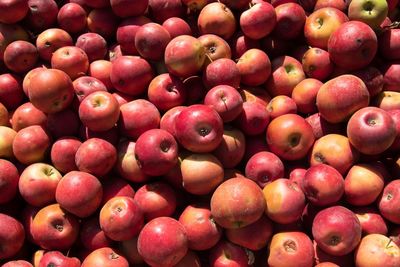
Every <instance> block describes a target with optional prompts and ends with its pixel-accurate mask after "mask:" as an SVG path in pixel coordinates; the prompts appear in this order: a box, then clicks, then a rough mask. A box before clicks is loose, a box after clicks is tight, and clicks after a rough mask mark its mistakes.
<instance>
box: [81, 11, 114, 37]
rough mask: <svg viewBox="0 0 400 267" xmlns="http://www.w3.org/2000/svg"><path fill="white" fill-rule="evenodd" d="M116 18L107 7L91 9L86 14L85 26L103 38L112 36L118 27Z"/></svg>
mask: <svg viewBox="0 0 400 267" xmlns="http://www.w3.org/2000/svg"><path fill="white" fill-rule="evenodd" d="M117 23H118V18H117V16H116V15H115V14H114V13H113V12H112V10H111V9H109V8H95V9H92V10H91V11H90V12H89V13H88V16H87V28H88V29H89V31H90V32H94V33H98V34H100V35H101V36H103V37H104V38H105V39H110V38H111V37H113V36H114V34H115V32H116V30H117V27H118V24H117Z"/></svg>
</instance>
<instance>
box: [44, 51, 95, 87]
mask: <svg viewBox="0 0 400 267" xmlns="http://www.w3.org/2000/svg"><path fill="white" fill-rule="evenodd" d="M51 67H52V68H53V69H59V70H62V71H64V72H65V73H66V74H68V76H69V77H70V78H71V80H75V79H76V78H78V77H80V76H84V75H86V73H87V71H88V69H89V58H88V55H87V54H86V52H85V51H84V50H83V49H81V48H79V47H78V46H63V47H61V48H59V49H57V50H56V51H55V52H54V53H53V55H52V56H51Z"/></svg>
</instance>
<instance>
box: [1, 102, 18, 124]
mask: <svg viewBox="0 0 400 267" xmlns="http://www.w3.org/2000/svg"><path fill="white" fill-rule="evenodd" d="M14 113H15V111H14ZM13 115H14V114H13ZM10 117H11V114H9V112H8V110H7V108H6V107H5V106H4V105H3V104H1V103H0V126H10ZM11 122H12V119H11Z"/></svg>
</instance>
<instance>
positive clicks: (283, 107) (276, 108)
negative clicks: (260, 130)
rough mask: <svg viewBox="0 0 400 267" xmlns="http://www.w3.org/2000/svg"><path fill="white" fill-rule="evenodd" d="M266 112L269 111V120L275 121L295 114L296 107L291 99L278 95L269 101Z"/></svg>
mask: <svg viewBox="0 0 400 267" xmlns="http://www.w3.org/2000/svg"><path fill="white" fill-rule="evenodd" d="M267 110H268V111H269V114H270V117H271V119H275V118H276V117H279V116H282V115H285V114H296V113H297V105H296V102H295V101H294V100H293V99H292V98H291V97H288V96H286V95H278V96H275V97H273V98H272V99H271V101H269V103H268V105H267Z"/></svg>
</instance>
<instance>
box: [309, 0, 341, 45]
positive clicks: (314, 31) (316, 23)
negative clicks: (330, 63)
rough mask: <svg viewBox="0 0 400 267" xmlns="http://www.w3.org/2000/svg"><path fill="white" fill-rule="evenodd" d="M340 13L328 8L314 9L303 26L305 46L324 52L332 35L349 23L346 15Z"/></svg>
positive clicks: (335, 9) (337, 10) (333, 8)
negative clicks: (341, 26)
mask: <svg viewBox="0 0 400 267" xmlns="http://www.w3.org/2000/svg"><path fill="white" fill-rule="evenodd" d="M318 1H321V0H318ZM339 1H342V0H339ZM342 11H344V10H342ZM342 11H341V10H339V9H337V8H335V7H330V6H326V7H323V8H318V9H315V11H314V12H312V13H311V14H310V16H308V17H307V19H306V22H305V25H304V37H305V38H306V40H307V44H308V45H310V46H312V47H318V48H321V49H324V50H326V49H327V48H328V40H329V38H330V36H331V35H332V33H333V32H335V31H336V30H337V29H338V28H339V27H340V25H342V24H343V23H345V22H347V21H349V19H348V17H347V16H346V14H344V13H343V12H342Z"/></svg>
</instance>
